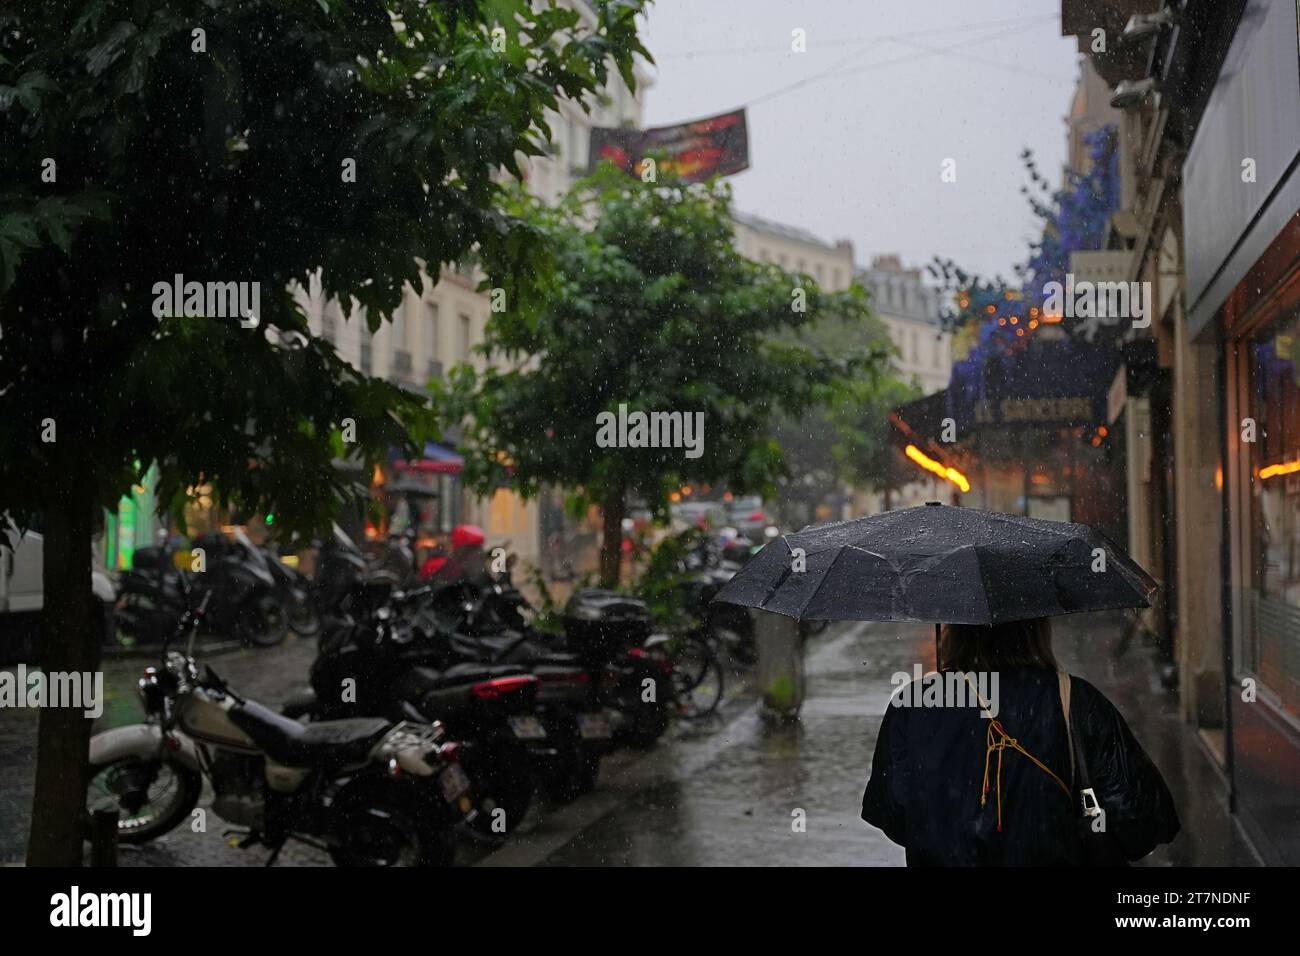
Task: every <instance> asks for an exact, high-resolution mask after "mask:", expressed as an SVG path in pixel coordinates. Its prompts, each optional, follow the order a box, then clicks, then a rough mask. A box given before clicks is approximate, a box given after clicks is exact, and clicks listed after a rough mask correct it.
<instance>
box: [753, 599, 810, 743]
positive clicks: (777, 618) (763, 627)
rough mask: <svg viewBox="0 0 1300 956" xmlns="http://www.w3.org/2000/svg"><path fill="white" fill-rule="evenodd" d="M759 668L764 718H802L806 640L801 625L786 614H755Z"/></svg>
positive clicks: (756, 668)
mask: <svg viewBox="0 0 1300 956" xmlns="http://www.w3.org/2000/svg"><path fill="white" fill-rule="evenodd" d="M749 613H750V614H751V615H752V616H753V618H754V638H755V643H756V644H757V650H758V664H757V666H755V668H754V679H755V681H756V682H757V685H758V688H759V691H760V692H761V693H762V700H761V701H760V703H759V712H760V713H761V714H762V715H763V716H764V717H771V718H774V719H779V720H793V719H795V718H797V717H798V716H799V709H800V708H801V707H802V706H803V698H804V661H803V637H802V635H801V634H800V633H799V623H798V622H797V621H794V620H792V619H790V618H788V617H786V616H785V615H783V614H773V613H771V612H769V611H757V610H751V611H750V612H749Z"/></svg>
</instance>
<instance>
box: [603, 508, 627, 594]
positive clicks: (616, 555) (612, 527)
mask: <svg viewBox="0 0 1300 956" xmlns="http://www.w3.org/2000/svg"><path fill="white" fill-rule="evenodd" d="M600 510H601V540H600V586H601V587H603V588H616V587H618V579H619V577H620V572H621V571H622V566H623V515H625V514H626V513H627V507H626V505H625V504H624V502H623V490H622V489H621V488H620V489H619V490H618V491H615V492H611V493H610V494H607V495H606V496H605V500H604V501H603V502H602V503H601V509H600Z"/></svg>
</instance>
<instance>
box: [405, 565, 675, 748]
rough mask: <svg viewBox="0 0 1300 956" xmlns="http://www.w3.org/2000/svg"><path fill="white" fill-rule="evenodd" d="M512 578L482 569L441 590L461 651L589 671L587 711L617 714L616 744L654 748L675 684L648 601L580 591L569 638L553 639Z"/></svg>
mask: <svg viewBox="0 0 1300 956" xmlns="http://www.w3.org/2000/svg"><path fill="white" fill-rule="evenodd" d="M510 575H511V569H510V565H509V563H507V567H506V570H504V571H501V572H498V573H494V574H491V573H487V572H486V571H480V572H479V573H477V574H474V575H468V576H466V577H464V578H462V579H461V580H458V581H446V582H444V583H442V584H441V585H440V587H439V590H438V592H437V593H436V596H435V598H434V600H433V601H432V602H431V607H432V608H433V609H434V610H435V611H436V612H437V613H439V614H440V615H441V616H442V620H443V626H444V627H446V628H449V629H450V630H451V631H452V632H453V633H455V634H457V635H459V636H460V638H461V642H460V645H459V646H460V648H461V649H462V652H463V653H475V644H477V648H478V650H477V653H479V654H480V655H482V656H483V658H484V659H487V660H491V661H510V660H514V661H517V662H520V663H524V664H527V665H528V666H533V667H536V666H542V665H548V666H556V667H560V668H566V667H567V668H576V669H578V670H580V671H583V672H585V673H586V674H588V675H589V685H588V688H589V689H588V695H587V697H588V710H589V711H590V712H598V711H599V710H610V711H612V712H613V715H614V718H615V719H614V721H613V729H612V740H613V742H614V743H615V744H626V745H628V746H632V747H637V748H645V747H649V746H651V745H653V744H654V742H655V741H656V740H657V739H658V738H659V737H661V736H662V735H663V733H664V731H665V730H667V728H668V722H669V717H670V708H671V707H673V706H674V705H675V685H674V682H673V666H672V661H671V659H670V656H669V654H668V652H667V646H666V645H667V643H668V641H669V638H668V637H667V636H665V635H660V634H655V633H653V629H652V627H651V620H650V612H649V610H648V609H647V608H646V605H645V602H643V601H640V600H637V599H636V598H632V597H628V596H627V595H623V594H618V593H617V592H614V591H606V590H601V589H599V588H584V589H580V590H578V591H576V592H574V594H573V595H572V596H571V597H570V599H569V601H568V603H567V604H566V606H565V610H564V618H563V621H564V634H563V635H560V636H554V635H547V634H543V633H541V632H538V631H536V630H534V629H533V628H532V626H531V623H530V619H531V617H532V615H533V608H532V607H531V605H530V604H529V603H528V600H527V599H526V598H525V597H524V596H523V594H522V593H521V592H520V591H519V589H518V588H517V587H516V586H515V585H514V583H513V582H512V581H511V578H510ZM436 581H437V579H435V584H436ZM449 622H450V623H449ZM467 639H468V641H467ZM471 642H472V643H471ZM584 726H593V727H594V726H596V725H595V724H594V722H593V723H592V724H590V725H587V724H586V723H585V722H584ZM590 732H591V733H593V734H594V733H595V732H596V731H594V730H593V731H590Z"/></svg>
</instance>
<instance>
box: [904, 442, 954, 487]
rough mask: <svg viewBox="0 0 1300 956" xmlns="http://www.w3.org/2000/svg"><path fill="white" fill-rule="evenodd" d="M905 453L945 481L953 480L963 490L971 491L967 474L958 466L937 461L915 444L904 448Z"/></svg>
mask: <svg viewBox="0 0 1300 956" xmlns="http://www.w3.org/2000/svg"><path fill="white" fill-rule="evenodd" d="M903 453H904V454H905V455H907V457H908V458H910V459H912V461H914V462H916V463H917V464H918V465H920V466H921V467H922V468H924V469H925V470H926V471H932V472H934V473H935V474H936V475H938V476H939V477H940V478H942V479H944V480H945V481H951V482H952V483H953V484H954V485H956V486H957V487H958V488H960V489H961V490H962V491H963V492H967V491H970V482H969V481H967V480H966V476H965V475H963V474H962V473H961V472H960V471H958V470H957V469H956V468H947V467H945V466H943V465H941V464H939V462H937V461H935V460H934V459H933V458H931V457H930V456H929V455H927V454H926V453H925V452H923V451H921V449H919V448H917V447H916V446H915V445H908V446H907V447H906V448H904V449H903Z"/></svg>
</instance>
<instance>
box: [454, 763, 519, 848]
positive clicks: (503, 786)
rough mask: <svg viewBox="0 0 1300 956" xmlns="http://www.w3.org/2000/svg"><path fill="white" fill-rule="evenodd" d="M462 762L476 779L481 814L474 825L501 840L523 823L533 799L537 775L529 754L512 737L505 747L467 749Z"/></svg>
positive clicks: (472, 777)
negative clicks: (533, 769)
mask: <svg viewBox="0 0 1300 956" xmlns="http://www.w3.org/2000/svg"><path fill="white" fill-rule="evenodd" d="M461 764H462V765H463V766H464V767H465V772H466V773H467V774H469V778H470V780H472V781H474V795H475V799H476V800H477V802H478V815H477V816H476V817H475V818H474V820H473V822H472V823H471V824H470V826H471V827H473V828H474V829H475V830H476V831H477V832H478V833H480V834H481V835H483V836H486V837H490V838H494V839H500V838H502V837H504V836H508V835H509V834H510V833H511V832H512V831H513V830H514V829H515V827H517V826H519V824H520V823H522V822H523V819H524V817H525V815H527V813H528V808H529V806H530V805H531V804H532V802H533V775H532V772H531V768H530V767H529V762H528V754H527V753H526V752H525V751H524V750H523V748H522V747H520V746H519V745H518V744H517V743H516V742H515V741H513V740H512V741H510V742H509V743H508V744H506V745H505V746H501V747H491V746H489V747H488V749H487V750H486V751H484V750H482V749H480V748H475V751H473V752H466V753H464V754H463V755H462V757H461ZM498 810H500V811H504V816H502V815H501V814H499V813H497V811H498ZM498 821H501V822H500V823H498ZM494 824H495V825H496V829H494V828H493V827H494ZM502 826H504V830H503V829H501V827H502Z"/></svg>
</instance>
